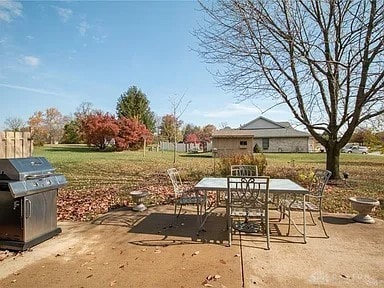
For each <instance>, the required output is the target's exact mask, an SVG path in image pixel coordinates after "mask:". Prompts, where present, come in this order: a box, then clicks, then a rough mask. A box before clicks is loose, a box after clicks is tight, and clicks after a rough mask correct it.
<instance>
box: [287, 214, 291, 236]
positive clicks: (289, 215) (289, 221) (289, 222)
mask: <svg viewBox="0 0 384 288" xmlns="http://www.w3.org/2000/svg"><path fill="white" fill-rule="evenodd" d="M290 232H291V209H288V232H287V235H289V233H290Z"/></svg>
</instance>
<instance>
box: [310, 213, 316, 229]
mask: <svg viewBox="0 0 384 288" xmlns="http://www.w3.org/2000/svg"><path fill="white" fill-rule="evenodd" d="M308 211H309V215H311V219H312V223H313V225H315V226H316V222H315V219H314V218H313V214H312V210H309V209H308Z"/></svg>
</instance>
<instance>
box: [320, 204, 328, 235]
mask: <svg viewBox="0 0 384 288" xmlns="http://www.w3.org/2000/svg"><path fill="white" fill-rule="evenodd" d="M320 222H321V226H322V227H323V230H324V234H325V237H327V238H329V236H328V234H327V231H325V227H324V221H323V213H322V211H321V209H320Z"/></svg>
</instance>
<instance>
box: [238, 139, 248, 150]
mask: <svg viewBox="0 0 384 288" xmlns="http://www.w3.org/2000/svg"><path fill="white" fill-rule="evenodd" d="M247 145H248V143H247V141H244V140H243V141H240V148H247Z"/></svg>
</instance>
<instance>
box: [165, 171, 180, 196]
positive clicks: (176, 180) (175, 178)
mask: <svg viewBox="0 0 384 288" xmlns="http://www.w3.org/2000/svg"><path fill="white" fill-rule="evenodd" d="M167 173H168V175H169V178H171V182H172V186H173V191H174V192H175V196H176V197H177V196H179V195H180V194H182V193H183V182H182V181H181V177H180V173H179V171H178V170H177V169H176V168H170V169H168V170H167Z"/></svg>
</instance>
